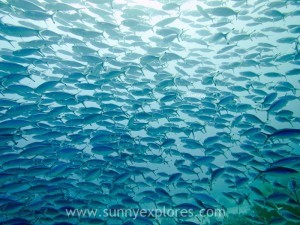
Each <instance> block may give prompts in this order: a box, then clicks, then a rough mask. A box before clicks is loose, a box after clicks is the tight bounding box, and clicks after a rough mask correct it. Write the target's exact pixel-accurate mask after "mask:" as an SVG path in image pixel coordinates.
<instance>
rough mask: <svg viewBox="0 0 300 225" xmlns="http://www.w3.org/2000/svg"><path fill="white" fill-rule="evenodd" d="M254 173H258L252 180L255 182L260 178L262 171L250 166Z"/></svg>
mask: <svg viewBox="0 0 300 225" xmlns="http://www.w3.org/2000/svg"><path fill="white" fill-rule="evenodd" d="M251 167H252V168H253V169H254V170H255V171H256V172H258V175H257V176H256V177H255V178H254V179H253V181H255V180H256V179H257V178H258V177H260V176H261V175H262V173H263V171H262V170H259V169H256V168H255V167H253V166H251Z"/></svg>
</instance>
